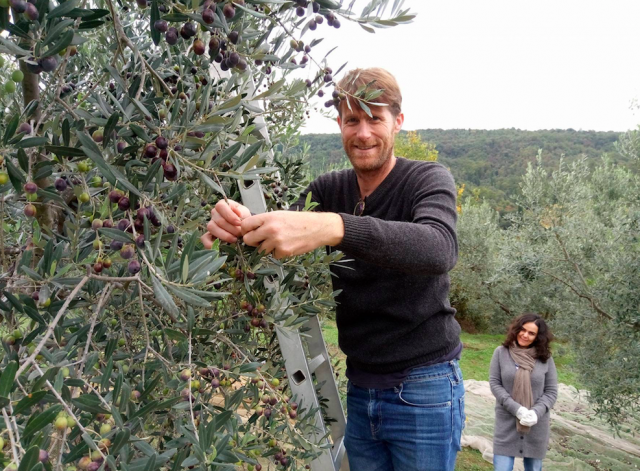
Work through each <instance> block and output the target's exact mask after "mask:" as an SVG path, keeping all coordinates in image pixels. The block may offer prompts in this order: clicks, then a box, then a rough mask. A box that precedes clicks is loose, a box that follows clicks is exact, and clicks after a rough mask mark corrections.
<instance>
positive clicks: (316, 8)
mask: <svg viewBox="0 0 640 471" xmlns="http://www.w3.org/2000/svg"><path fill="white" fill-rule="evenodd" d="M311 7H312V8H313V12H314V13H318V12H319V11H320V4H319V3H318V2H311Z"/></svg>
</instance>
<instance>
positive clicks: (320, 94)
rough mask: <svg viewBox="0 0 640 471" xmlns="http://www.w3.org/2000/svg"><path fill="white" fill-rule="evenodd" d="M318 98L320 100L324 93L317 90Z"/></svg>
mask: <svg viewBox="0 0 640 471" xmlns="http://www.w3.org/2000/svg"><path fill="white" fill-rule="evenodd" d="M318 96H319V97H320V98H322V97H323V96H324V91H322V90H318Z"/></svg>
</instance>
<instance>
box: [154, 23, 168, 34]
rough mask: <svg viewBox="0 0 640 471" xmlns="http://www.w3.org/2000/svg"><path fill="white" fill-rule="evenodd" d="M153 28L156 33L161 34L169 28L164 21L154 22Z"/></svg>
mask: <svg viewBox="0 0 640 471" xmlns="http://www.w3.org/2000/svg"><path fill="white" fill-rule="evenodd" d="M153 27H154V28H155V29H156V31H160V32H161V33H166V32H167V28H168V27H169V24H168V23H167V22H166V21H165V20H156V21H155V22H154V23H153Z"/></svg>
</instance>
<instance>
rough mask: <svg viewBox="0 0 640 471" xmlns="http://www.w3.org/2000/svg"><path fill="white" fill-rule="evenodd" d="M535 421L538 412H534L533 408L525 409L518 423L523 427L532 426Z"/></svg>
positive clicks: (536, 420)
mask: <svg viewBox="0 0 640 471" xmlns="http://www.w3.org/2000/svg"><path fill="white" fill-rule="evenodd" d="M523 409H524V407H523ZM518 412H520V411H518ZM537 423H538V414H536V412H535V411H533V410H527V411H526V412H525V413H524V414H523V417H522V418H521V419H520V424H521V425H524V426H525V427H533V426H534V425H535V424H537Z"/></svg>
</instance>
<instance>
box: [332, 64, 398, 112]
mask: <svg viewBox="0 0 640 471" xmlns="http://www.w3.org/2000/svg"><path fill="white" fill-rule="evenodd" d="M372 82H373V83H372ZM368 84H370V85H369V86H368V87H367V90H378V89H381V90H384V92H383V93H382V95H380V96H378V97H376V98H374V99H372V100H371V101H372V102H376V103H386V104H387V105H389V111H390V112H391V114H392V115H393V116H394V117H396V116H398V115H399V114H400V113H401V112H402V93H400V86H399V85H398V82H397V81H396V78H395V77H394V76H393V75H391V74H390V73H389V72H387V71H386V70H384V69H381V68H379V67H372V68H369V69H353V70H351V71H349V72H347V74H346V75H345V76H344V77H343V78H342V80H340V82H338V91H339V92H343V93H345V94H346V95H347V97H346V98H345V99H343V100H340V105H339V106H338V113H339V114H340V115H342V107H343V106H347V105H346V104H344V105H343V104H342V102H343V101H345V100H346V99H347V98H348V99H349V100H350V104H351V106H353V105H354V102H353V101H354V98H352V96H350V95H355V93H356V92H357V91H358V89H359V88H360V87H362V86H363V85H368ZM365 103H366V101H365ZM356 106H357V105H356ZM373 106H375V105H373Z"/></svg>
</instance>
